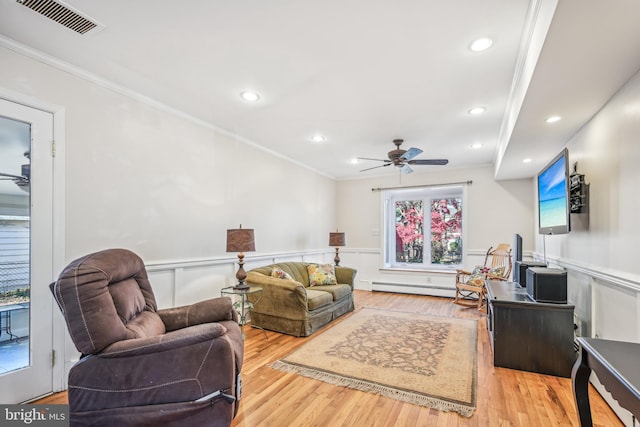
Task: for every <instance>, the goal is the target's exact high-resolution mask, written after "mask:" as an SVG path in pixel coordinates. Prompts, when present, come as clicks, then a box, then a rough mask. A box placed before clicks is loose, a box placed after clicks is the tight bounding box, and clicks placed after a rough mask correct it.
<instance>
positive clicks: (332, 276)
mask: <svg viewBox="0 0 640 427" xmlns="http://www.w3.org/2000/svg"><path fill="white" fill-rule="evenodd" d="M307 272H308V273H309V286H318V285H336V284H338V281H337V279H336V272H335V269H334V267H333V264H309V265H308V266H307Z"/></svg>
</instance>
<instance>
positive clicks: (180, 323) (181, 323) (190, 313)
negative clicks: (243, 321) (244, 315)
mask: <svg viewBox="0 0 640 427" xmlns="http://www.w3.org/2000/svg"><path fill="white" fill-rule="evenodd" d="M157 313H158V315H159V316H160V319H161V320H162V322H163V323H164V325H165V328H166V330H167V331H175V330H177V329H182V328H186V327H189V326H194V325H200V324H202V323H211V322H219V321H221V320H234V321H237V320H238V314H237V313H236V311H235V310H234V309H233V306H232V303H231V299H230V298H227V297H221V298H213V299H208V300H204V301H200V302H197V303H195V304H191V305H185V306H182V307H174V308H166V309H163V310H158V311H157Z"/></svg>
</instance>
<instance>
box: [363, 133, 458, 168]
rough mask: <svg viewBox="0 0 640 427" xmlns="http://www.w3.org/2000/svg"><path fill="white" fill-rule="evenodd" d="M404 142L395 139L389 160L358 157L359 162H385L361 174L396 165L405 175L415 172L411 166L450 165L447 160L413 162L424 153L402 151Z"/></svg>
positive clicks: (415, 150) (410, 149)
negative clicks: (394, 146) (401, 147)
mask: <svg viewBox="0 0 640 427" xmlns="http://www.w3.org/2000/svg"><path fill="white" fill-rule="evenodd" d="M403 142H404V140H403V139H394V140H393V143H394V144H395V145H396V149H395V150H391V151H389V152H388V153H387V156H388V157H389V159H388V160H383V159H370V158H368V157H358V160H374V161H377V162H384V164H383V165H380V166H374V167H372V168H367V169H362V170H361V171H360V172H364V171H368V170H371V169H376V168H382V167H385V166H389V165H394V166H397V167H399V168H400V172H401V173H403V174H407V173H411V172H413V169H412V168H411V166H409V165H441V166H442V165H446V164H447V163H449V160H447V159H422V160H420V159H417V160H412V159H413V158H414V157H416V156H417V155H419V154H420V153H422V150H421V149H419V148H415V147H411V148H409V149H408V150H402V149H400V145H401V144H402V143H403Z"/></svg>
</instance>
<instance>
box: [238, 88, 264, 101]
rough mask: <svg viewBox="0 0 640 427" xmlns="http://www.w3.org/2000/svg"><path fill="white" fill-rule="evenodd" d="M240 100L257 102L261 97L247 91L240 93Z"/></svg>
mask: <svg viewBox="0 0 640 427" xmlns="http://www.w3.org/2000/svg"><path fill="white" fill-rule="evenodd" d="M240 98H242V99H244V100H245V101H248V102H256V101H259V100H260V95H259V94H258V93H256V92H252V91H250V90H245V91H243V92H240Z"/></svg>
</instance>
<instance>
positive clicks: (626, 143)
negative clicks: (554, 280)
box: [536, 73, 640, 426]
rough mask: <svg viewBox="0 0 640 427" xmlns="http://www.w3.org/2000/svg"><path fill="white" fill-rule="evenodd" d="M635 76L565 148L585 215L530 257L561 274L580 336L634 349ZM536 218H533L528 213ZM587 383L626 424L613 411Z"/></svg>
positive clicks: (539, 243) (639, 280)
mask: <svg viewBox="0 0 640 427" xmlns="http://www.w3.org/2000/svg"><path fill="white" fill-rule="evenodd" d="M639 137H640V73H638V74H636V75H635V76H634V77H632V78H631V79H630V80H629V82H628V83H627V84H626V85H625V86H624V87H622V88H621V89H620V91H619V92H618V93H617V94H616V95H615V96H614V97H613V98H612V99H611V100H610V101H609V103H608V104H607V105H605V106H604V108H602V110H601V111H600V112H599V113H598V114H597V115H596V116H594V118H593V119H592V120H591V121H590V122H589V123H588V124H587V125H586V126H585V127H584V128H582V130H581V131H580V132H579V133H578V134H577V135H575V136H574V137H573V138H572V139H571V141H569V143H568V144H567V148H568V149H569V159H570V164H573V162H575V161H577V162H578V172H580V173H583V174H585V181H586V182H587V183H589V197H590V200H589V212H588V214H575V215H572V216H571V220H572V231H571V232H570V233H569V234H566V235H557V236H546V237H544V241H543V238H542V237H541V236H537V237H536V253H537V256H538V257H541V256H542V255H543V254H544V252H545V247H546V257H547V261H549V262H550V263H551V264H552V265H553V264H556V265H558V266H560V267H563V268H565V269H567V270H568V279H567V285H568V294H569V295H568V296H569V300H570V302H572V303H574V304H575V306H576V308H575V312H576V315H577V316H578V318H579V323H580V328H581V330H580V333H581V335H583V336H591V337H599V338H604V339H611V340H619V341H631V342H640V262H638V242H640V223H639V222H638V218H639V216H638V212H639V211H640V189H639V187H638V183H640V144H639V143H638V138H639ZM536 215H537V213H536ZM592 380H594V383H595V384H596V387H597V388H598V390H599V391H600V392H601V394H603V396H605V399H607V401H608V403H609V404H610V405H611V406H612V408H614V410H615V411H616V413H617V414H618V416H619V417H620V418H621V419H622V420H623V422H624V423H625V424H626V425H629V426H631V425H634V424H633V421H632V417H631V414H630V413H629V412H627V411H625V410H624V409H621V408H620V407H619V406H618V404H617V402H616V401H615V400H613V399H612V398H611V397H610V395H609V394H608V393H607V392H606V391H605V390H604V388H603V387H602V386H600V385H598V384H599V383H598V381H597V380H595V379H594V378H592Z"/></svg>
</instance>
